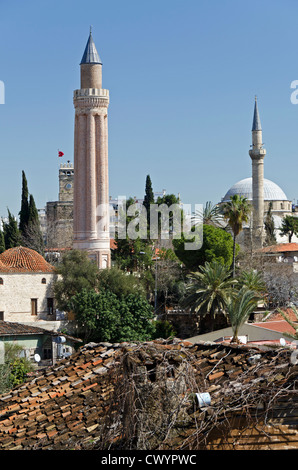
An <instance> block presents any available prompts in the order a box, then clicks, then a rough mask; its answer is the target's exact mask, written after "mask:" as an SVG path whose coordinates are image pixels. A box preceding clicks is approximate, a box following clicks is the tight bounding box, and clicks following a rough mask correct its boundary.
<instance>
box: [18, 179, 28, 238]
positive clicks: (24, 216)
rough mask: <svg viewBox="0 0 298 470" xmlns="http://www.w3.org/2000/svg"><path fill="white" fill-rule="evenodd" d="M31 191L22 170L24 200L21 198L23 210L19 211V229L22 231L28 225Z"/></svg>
mask: <svg viewBox="0 0 298 470" xmlns="http://www.w3.org/2000/svg"><path fill="white" fill-rule="evenodd" d="M28 198H29V192H28V183H27V178H26V175H25V172H24V170H23V171H22V200H21V210H20V212H19V216H20V222H19V230H20V232H21V233H24V232H25V229H26V227H27V225H28V220H29V200H28Z"/></svg>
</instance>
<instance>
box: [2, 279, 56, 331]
mask: <svg viewBox="0 0 298 470" xmlns="http://www.w3.org/2000/svg"><path fill="white" fill-rule="evenodd" d="M0 277H1V278H2V280H3V284H0V312H3V313H4V320H5V321H12V322H20V323H22V322H32V321H33V320H39V319H43V320H47V319H50V317H49V315H48V301H47V299H48V298H51V299H53V298H54V292H53V283H54V280H55V277H56V276H55V274H49V273H46V274H45V273H28V274H27V273H26V274H19V273H9V274H7V273H6V274H4V273H3V274H1V273H0ZM31 299H37V315H32V313H31Z"/></svg>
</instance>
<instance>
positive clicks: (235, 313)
mask: <svg viewBox="0 0 298 470" xmlns="http://www.w3.org/2000/svg"><path fill="white" fill-rule="evenodd" d="M256 306H257V299H256V295H255V292H254V291H251V290H249V289H247V288H246V287H245V286H244V287H242V288H241V289H240V290H239V291H238V293H237V296H236V297H231V299H230V301H229V303H228V305H227V312H228V315H229V318H230V322H231V327H232V330H233V338H232V340H231V342H232V343H239V339H238V333H239V329H240V327H241V326H242V325H243V323H244V322H245V321H246V320H247V319H248V318H249V316H250V314H251V313H252V312H253V311H254V310H255V308H256Z"/></svg>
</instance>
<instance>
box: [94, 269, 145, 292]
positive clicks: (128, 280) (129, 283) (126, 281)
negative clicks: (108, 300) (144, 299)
mask: <svg viewBox="0 0 298 470" xmlns="http://www.w3.org/2000/svg"><path fill="white" fill-rule="evenodd" d="M98 279H99V287H100V288H101V289H105V290H110V291H111V292H113V293H114V294H116V295H117V296H118V297H120V296H121V295H124V296H126V295H128V294H133V293H136V292H137V293H138V294H140V295H145V288H144V286H143V284H142V282H141V280H140V278H139V276H134V275H131V274H127V273H125V272H124V271H122V270H121V269H118V268H116V267H112V268H109V269H102V270H101V271H100V272H99V275H98Z"/></svg>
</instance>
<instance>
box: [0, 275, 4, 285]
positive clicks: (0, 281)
mask: <svg viewBox="0 0 298 470" xmlns="http://www.w3.org/2000/svg"><path fill="white" fill-rule="evenodd" d="M3 284H4V282H3V278H2V277H0V286H3Z"/></svg>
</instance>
